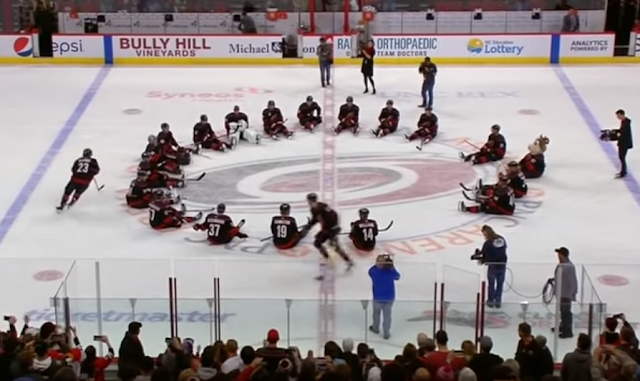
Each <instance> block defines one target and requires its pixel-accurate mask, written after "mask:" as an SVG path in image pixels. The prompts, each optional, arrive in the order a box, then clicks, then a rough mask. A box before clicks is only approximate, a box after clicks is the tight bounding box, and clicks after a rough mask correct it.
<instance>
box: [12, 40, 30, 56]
mask: <svg viewBox="0 0 640 381" xmlns="http://www.w3.org/2000/svg"><path fill="white" fill-rule="evenodd" d="M13 51H14V52H16V54H17V55H19V56H20V57H31V55H32V54H33V47H32V46H31V39H30V38H29V37H18V38H16V40H15V41H14V42H13Z"/></svg>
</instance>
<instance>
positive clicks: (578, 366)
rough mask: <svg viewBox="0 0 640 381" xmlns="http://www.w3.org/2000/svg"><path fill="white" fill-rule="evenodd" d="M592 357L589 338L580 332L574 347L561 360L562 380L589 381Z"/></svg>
mask: <svg viewBox="0 0 640 381" xmlns="http://www.w3.org/2000/svg"><path fill="white" fill-rule="evenodd" d="M592 359H593V357H592V356H591V338H590V337H589V335H586V334H584V333H581V334H580V335H578V345H577V347H576V349H575V350H574V351H573V352H571V353H567V354H566V355H565V356H564V359H563V360H562V370H561V378H562V381H591V361H592Z"/></svg>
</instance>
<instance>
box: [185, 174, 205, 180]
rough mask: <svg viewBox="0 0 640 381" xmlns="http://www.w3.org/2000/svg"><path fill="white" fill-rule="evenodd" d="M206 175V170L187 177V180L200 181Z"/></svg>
mask: <svg viewBox="0 0 640 381" xmlns="http://www.w3.org/2000/svg"><path fill="white" fill-rule="evenodd" d="M206 175H207V172H202V173H201V174H200V175H198V177H192V178H187V181H200V180H202V179H203V178H204V177H205V176H206Z"/></svg>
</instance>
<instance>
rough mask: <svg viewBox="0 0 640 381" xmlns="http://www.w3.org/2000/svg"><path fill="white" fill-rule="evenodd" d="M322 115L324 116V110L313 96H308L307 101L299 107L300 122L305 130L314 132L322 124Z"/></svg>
mask: <svg viewBox="0 0 640 381" xmlns="http://www.w3.org/2000/svg"><path fill="white" fill-rule="evenodd" d="M320 115H322V109H321V108H320V106H318V103H317V102H316V101H314V100H313V97H312V96H311V95H309V96H307V100H306V101H305V102H304V103H303V104H301V105H300V107H298V122H300V125H301V126H302V128H304V129H305V130H309V131H311V132H313V130H314V129H315V128H316V126H317V125H318V124H320V123H322V116H320Z"/></svg>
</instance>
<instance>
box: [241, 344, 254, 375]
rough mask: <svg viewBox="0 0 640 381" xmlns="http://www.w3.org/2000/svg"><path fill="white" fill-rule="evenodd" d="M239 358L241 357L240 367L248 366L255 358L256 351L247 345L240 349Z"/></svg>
mask: <svg viewBox="0 0 640 381" xmlns="http://www.w3.org/2000/svg"><path fill="white" fill-rule="evenodd" d="M240 358H241V359H242V369H243V370H244V368H246V367H248V366H249V364H251V363H252V362H253V360H254V359H255V358H256V351H255V349H253V347H251V346H249V345H247V346H245V347H242V350H240Z"/></svg>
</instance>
